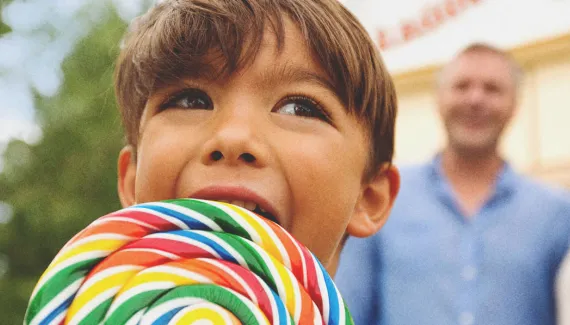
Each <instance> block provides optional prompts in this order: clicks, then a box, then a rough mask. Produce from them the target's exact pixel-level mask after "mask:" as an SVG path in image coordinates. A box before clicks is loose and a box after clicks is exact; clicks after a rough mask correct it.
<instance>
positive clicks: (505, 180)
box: [428, 153, 519, 196]
mask: <svg viewBox="0 0 570 325" xmlns="http://www.w3.org/2000/svg"><path fill="white" fill-rule="evenodd" d="M428 168H429V171H430V174H431V175H430V176H431V178H432V180H433V181H434V182H435V183H436V184H435V185H436V186H437V187H438V189H439V190H441V191H443V192H446V193H449V192H450V190H451V188H450V185H449V184H448V181H447V178H446V177H445V175H444V174H443V168H442V165H441V153H439V154H437V155H436V156H435V157H434V158H433V159H432V161H431V163H430V164H428ZM518 179H519V176H518V174H517V173H516V172H515V171H514V169H513V168H512V166H511V164H509V163H508V162H506V161H505V162H504V164H503V169H502V170H501V171H500V172H499V174H498V176H497V181H496V183H495V195H499V196H503V195H511V194H512V193H513V192H514V191H515V189H516V183H517V181H518Z"/></svg>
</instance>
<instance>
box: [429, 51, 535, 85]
mask: <svg viewBox="0 0 570 325" xmlns="http://www.w3.org/2000/svg"><path fill="white" fill-rule="evenodd" d="M475 52H487V53H492V54H496V55H498V56H500V57H502V58H504V59H505V60H506V61H507V62H508V64H509V66H510V69H511V76H512V78H513V84H514V86H515V91H516V92H518V91H519V90H520V87H521V84H522V81H523V78H524V71H523V69H522V67H521V66H520V65H519V63H518V62H517V61H516V60H515V59H514V58H513V57H512V56H511V54H509V53H508V52H506V51H504V50H502V49H500V48H498V47H495V46H493V45H490V44H486V43H473V44H471V45H468V46H467V47H465V48H463V49H462V50H461V51H459V52H458V53H457V54H456V55H455V57H454V58H453V59H452V60H451V61H449V62H448V63H447V64H445V65H444V66H443V67H442V68H441V69H440V70H439V71H438V72H437V76H436V85H437V87H438V88H439V87H440V86H441V84H442V82H443V78H444V77H445V73H446V70H447V69H448V68H449V66H450V65H451V64H452V63H453V62H455V61H456V60H457V59H458V58H459V57H461V56H462V55H465V54H469V53H475Z"/></svg>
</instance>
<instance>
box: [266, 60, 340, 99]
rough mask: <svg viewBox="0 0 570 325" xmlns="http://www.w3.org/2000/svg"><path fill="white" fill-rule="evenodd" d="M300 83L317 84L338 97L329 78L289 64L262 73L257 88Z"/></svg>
mask: <svg viewBox="0 0 570 325" xmlns="http://www.w3.org/2000/svg"><path fill="white" fill-rule="evenodd" d="M301 82H305V83H314V84H318V85H320V86H321V87H324V88H327V89H328V90H329V91H331V92H332V93H333V94H335V96H337V97H338V94H337V89H336V87H335V86H334V84H333V83H332V82H331V81H330V80H329V78H327V77H325V76H323V75H322V74H320V73H318V72H316V71H314V70H312V69H305V68H302V67H299V66H294V65H291V64H283V65H279V66H276V67H275V68H274V69H269V70H266V71H264V72H263V73H262V74H261V77H260V78H259V81H258V86H259V87H263V88H274V87H278V86H279V85H280V84H287V83H290V84H292V83H301Z"/></svg>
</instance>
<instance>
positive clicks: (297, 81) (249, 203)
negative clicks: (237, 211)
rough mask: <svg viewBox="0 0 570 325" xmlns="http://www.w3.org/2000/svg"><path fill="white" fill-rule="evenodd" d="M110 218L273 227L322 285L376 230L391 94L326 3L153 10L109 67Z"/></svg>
mask: <svg viewBox="0 0 570 325" xmlns="http://www.w3.org/2000/svg"><path fill="white" fill-rule="evenodd" d="M116 94H117V98H118V102H119V106H120V109H121V113H122V117H123V123H124V125H125V129H126V134H127V142H128V145H127V146H126V147H125V148H124V149H123V150H122V151H121V153H120V155H119V175H118V176H119V180H118V187H119V196H120V199H121V202H122V205H123V206H125V207H126V206H130V205H133V204H136V203H142V202H148V201H158V200H165V199H172V198H183V197H191V198H200V199H210V200H218V201H226V202H230V203H233V204H237V205H241V206H243V207H245V208H247V209H250V210H254V211H256V212H259V213H260V214H262V215H264V216H265V217H267V218H269V219H272V220H274V221H276V222H277V223H279V224H280V225H281V226H283V227H284V228H285V229H286V230H288V231H289V232H290V233H291V234H292V235H293V236H294V237H295V238H296V239H298V240H299V241H300V242H301V243H303V244H304V245H305V246H307V247H308V249H310V250H311V251H312V252H313V253H314V254H315V255H316V256H317V258H319V260H320V261H321V262H322V263H323V265H324V266H325V267H326V268H327V270H328V271H329V272H330V273H331V274H334V271H335V269H336V261H337V258H338V255H339V253H340V249H341V246H342V245H341V241H342V239H343V238H344V237H346V236H347V235H352V236H358V237H366V236H370V235H372V234H374V233H375V232H376V231H377V230H378V229H380V227H382V225H383V224H384V222H385V221H386V219H387V217H388V214H389V211H390V208H391V206H392V203H393V202H394V199H395V197H396V194H397V192H398V187H399V174H398V171H397V169H396V168H395V167H394V166H392V165H391V160H392V154H393V143H394V119H395V115H396V95H395V92H394V88H393V85H392V81H391V78H390V76H389V74H388V72H387V71H386V68H385V67H384V65H383V64H382V62H381V59H380V56H379V54H378V52H377V50H376V49H375V46H374V44H373V43H372V41H371V40H370V38H369V37H368V35H367V33H366V32H365V30H364V28H363V27H362V26H361V25H360V24H359V22H358V21H357V20H356V19H355V17H354V16H353V15H352V14H350V13H349V12H348V11H347V10H346V9H345V8H344V7H343V6H342V5H341V4H339V3H338V1H337V0H310V1H309V0H166V1H162V2H161V3H160V4H158V5H157V6H156V7H155V8H153V9H151V11H150V12H148V13H147V14H146V15H144V16H142V17H140V18H138V19H137V20H136V21H135V22H134V23H133V25H132V27H131V30H130V31H129V34H128V36H127V38H126V40H125V44H124V48H123V50H122V53H121V55H120V57H119V59H118V62H117V67H116Z"/></svg>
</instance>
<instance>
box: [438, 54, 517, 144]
mask: <svg viewBox="0 0 570 325" xmlns="http://www.w3.org/2000/svg"><path fill="white" fill-rule="evenodd" d="M512 73H513V72H512V69H511V67H510V64H509V62H508V61H507V60H506V59H504V58H503V57H501V56H499V55H498V54H495V53H492V52H472V53H466V54H463V55H461V56H460V57H458V58H457V59H456V60H455V61H454V62H452V63H451V64H450V66H448V67H447V69H446V70H445V71H444V74H443V76H442V80H441V83H440V88H439V90H438V91H439V94H438V95H439V97H438V100H439V107H440V114H441V117H442V119H443V122H444V124H445V128H446V131H447V135H448V141H449V145H450V146H451V147H452V148H454V149H457V150H461V151H466V152H471V153H478V152H489V151H494V150H495V149H496V147H497V145H498V142H499V138H500V136H501V134H502V132H503V130H504V128H505V126H506V125H507V124H508V122H509V121H510V119H511V117H512V115H513V112H514V108H515V102H516V100H515V98H516V89H515V81H514V78H513V75H512Z"/></svg>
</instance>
